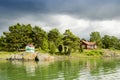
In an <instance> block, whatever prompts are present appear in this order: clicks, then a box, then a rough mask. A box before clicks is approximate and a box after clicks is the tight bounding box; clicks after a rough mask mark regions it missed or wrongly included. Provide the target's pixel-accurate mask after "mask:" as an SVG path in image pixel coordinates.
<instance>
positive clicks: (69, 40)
mask: <svg viewBox="0 0 120 80" xmlns="http://www.w3.org/2000/svg"><path fill="white" fill-rule="evenodd" d="M63 35H64V37H63V45H64V46H68V47H69V48H71V49H72V50H74V51H76V50H78V49H79V44H80V43H79V42H80V39H79V38H78V37H77V36H75V35H74V34H73V33H72V32H71V31H70V30H69V29H68V30H66V31H65V33H64V34H63Z"/></svg>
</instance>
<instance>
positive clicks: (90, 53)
mask: <svg viewBox="0 0 120 80" xmlns="http://www.w3.org/2000/svg"><path fill="white" fill-rule="evenodd" d="M37 52H39V53H41V54H48V52H45V51H43V50H38V51H37ZM110 52H114V53H117V54H120V50H110V49H96V50H84V51H83V52H82V53H80V52H72V53H71V54H70V57H71V58H91V57H92V58H93V57H102V55H104V54H106V53H110ZM20 53H24V52H6V51H0V59H5V58H8V57H10V55H11V54H20ZM58 54H60V53H59V52H56V54H53V56H55V57H57V56H59V55H58ZM60 56H61V57H64V58H66V57H67V56H65V55H64V54H62V55H60Z"/></svg>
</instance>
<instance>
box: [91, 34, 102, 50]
mask: <svg viewBox="0 0 120 80" xmlns="http://www.w3.org/2000/svg"><path fill="white" fill-rule="evenodd" d="M90 41H92V42H96V44H97V46H98V47H100V48H101V47H102V39H101V36H100V33H99V32H91V34H90Z"/></svg>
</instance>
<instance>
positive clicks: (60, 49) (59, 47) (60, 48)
mask: <svg viewBox="0 0 120 80" xmlns="http://www.w3.org/2000/svg"><path fill="white" fill-rule="evenodd" d="M58 50H59V52H60V53H62V51H63V45H59V46H58Z"/></svg>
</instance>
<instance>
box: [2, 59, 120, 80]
mask: <svg viewBox="0 0 120 80" xmlns="http://www.w3.org/2000/svg"><path fill="white" fill-rule="evenodd" d="M0 80H120V59H115V58H102V59H86V58H83V59H70V60H60V61H51V62H50V61H49V62H48V61H47V62H34V61H29V62H22V61H11V62H10V61H2V60H1V61H0Z"/></svg>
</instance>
